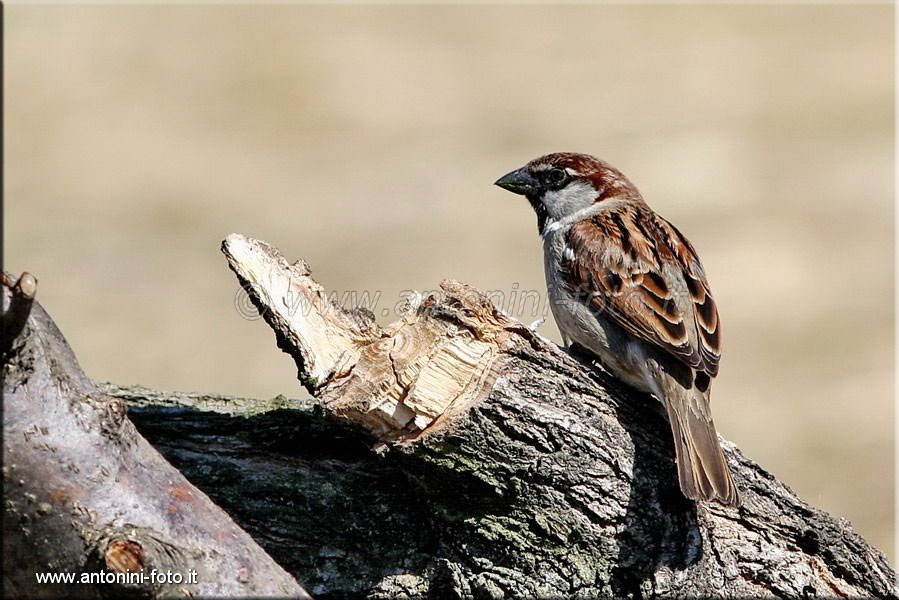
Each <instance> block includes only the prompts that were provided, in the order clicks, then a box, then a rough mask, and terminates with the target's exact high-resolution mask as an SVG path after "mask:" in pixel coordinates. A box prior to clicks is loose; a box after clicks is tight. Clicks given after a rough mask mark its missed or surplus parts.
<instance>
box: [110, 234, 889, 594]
mask: <svg viewBox="0 0 899 600" xmlns="http://www.w3.org/2000/svg"><path fill="white" fill-rule="evenodd" d="M222 250H223V252H224V254H225V256H226V258H227V260H228V263H229V266H230V267H231V269H232V270H233V271H234V273H235V274H236V275H237V277H238V280H239V281H240V283H241V285H242V286H244V288H245V289H246V290H247V292H248V294H249V296H250V299H251V300H252V301H253V303H254V304H255V305H256V307H257V309H258V310H259V311H260V313H261V314H262V316H263V317H264V319H265V321H266V322H267V323H268V324H269V326H270V327H271V328H272V329H273V331H274V333H275V335H276V340H277V343H278V345H279V347H280V348H281V349H282V350H284V351H285V352H287V353H288V354H290V355H291V356H292V357H293V358H294V360H295V362H296V365H297V369H298V375H299V379H300V381H301V382H302V383H303V384H304V385H305V386H306V388H307V389H308V390H309V392H310V393H311V394H312V395H313V396H314V397H315V398H316V399H317V401H316V402H315V403H308V402H297V401H287V400H284V399H278V400H276V401H275V404H276V405H277V408H276V409H274V410H266V411H264V412H258V411H257V409H256V408H254V409H253V412H254V414H249V413H248V412H247V407H252V406H253V405H252V404H251V403H248V402H246V401H236V400H233V399H227V398H218V399H210V398H197V397H180V398H177V399H171V400H172V401H171V403H168V402H166V403H161V402H159V401H152V400H151V399H148V398H147V397H146V396H144V395H143V394H142V393H141V392H134V391H119V392H117V393H118V394H119V395H120V397H125V398H128V399H129V401H130V402H132V405H133V406H135V408H134V411H133V412H134V415H135V419H136V420H137V423H138V425H139V427H141V428H142V431H144V433H145V435H147V436H148V438H150V439H151V440H153V443H154V444H156V445H157V447H159V448H160V449H161V450H162V451H163V453H164V454H166V456H168V457H169V458H170V459H171V460H172V461H173V463H175V464H176V465H178V467H179V468H181V469H182V470H183V471H184V472H185V473H187V474H188V476H189V477H190V478H191V479H193V480H194V481H196V482H197V483H198V485H200V486H201V487H203V489H205V490H207V491H208V493H210V495H212V496H213V497H214V498H215V499H216V500H217V501H218V502H220V503H222V505H223V506H226V507H227V509H228V510H229V511H230V512H231V514H233V515H234V517H235V518H236V519H237V520H238V522H239V523H241V524H242V525H243V526H244V527H246V528H247V529H248V530H249V531H252V532H253V534H254V536H255V537H256V539H258V540H259V541H260V543H261V544H262V545H263V546H264V547H265V548H266V549H268V550H269V551H270V552H271V553H272V554H273V556H276V557H277V558H278V560H279V561H280V562H281V563H282V564H283V565H285V566H286V567H287V568H288V570H290V571H291V572H292V573H294V574H296V575H297V576H298V577H300V578H301V579H302V580H303V581H304V582H306V584H307V585H308V586H310V589H311V590H312V592H313V593H314V594H316V595H318V596H319V597H359V598H412V597H422V596H430V597H441V598H442V597H447V598H533V597H562V596H564V597H575V598H594V597H597V596H615V597H634V598H636V597H700V596H716V597H720V596H726V597H783V598H800V597H802V598H806V597H812V596H820V597H876V598H896V591H895V581H896V575H895V572H894V571H893V569H892V567H891V566H890V565H889V564H888V562H887V560H886V559H885V558H884V556H883V554H882V553H881V552H880V551H878V550H877V549H875V548H873V547H872V546H870V545H869V544H867V543H866V542H865V540H864V539H862V538H861V537H860V536H859V535H858V534H857V533H856V532H855V531H853V530H852V528H851V526H850V525H849V523H848V522H847V521H846V520H845V519H839V518H834V517H832V516H830V515H828V514H826V513H825V512H823V511H820V510H817V509H815V508H813V507H811V506H809V505H808V504H806V503H805V502H803V501H802V500H801V499H799V498H798V497H797V496H796V495H795V494H794V493H793V492H792V491H791V490H790V489H789V488H788V487H787V486H785V485H784V484H783V483H781V482H779V481H778V480H777V479H776V478H775V477H773V476H772V475H771V474H769V473H768V472H766V471H765V470H764V469H762V468H761V467H760V466H758V465H757V464H755V463H753V462H752V461H751V460H749V459H748V458H746V457H745V456H744V455H743V454H742V453H741V452H740V451H739V450H738V449H737V448H736V447H735V446H734V445H733V444H731V443H730V442H728V441H726V440H722V446H723V448H724V451H725V454H726V456H727V458H728V461H729V462H730V464H731V466H732V469H733V474H734V478H735V481H736V482H737V485H738V486H739V487H740V489H741V491H742V495H743V505H742V506H741V507H739V508H729V507H723V506H721V505H718V504H696V503H693V502H690V501H687V500H686V499H685V498H684V497H683V496H682V495H681V493H680V491H679V488H678V484H677V478H676V474H675V468H674V463H673V448H672V443H671V440H670V432H669V428H668V426H667V424H666V422H665V417H664V415H663V414H662V411H661V408H660V405H659V403H658V402H657V401H656V400H654V399H653V398H652V397H650V396H647V395H645V394H641V393H638V392H636V391H635V390H633V389H630V388H628V387H627V386H625V385H623V384H621V383H619V382H618V381H616V380H615V379H614V378H612V377H611V376H610V375H609V374H608V373H607V372H605V371H604V370H603V369H602V368H601V367H600V366H599V365H596V364H593V363H591V362H590V360H589V358H587V357H575V356H569V355H568V354H567V353H565V352H563V351H561V350H560V349H559V348H558V347H556V346H555V345H553V344H551V343H550V342H548V341H547V340H545V339H544V338H542V337H541V336H539V335H538V334H536V333H535V332H534V331H532V330H531V329H529V328H528V327H526V326H524V325H522V324H521V323H519V322H517V321H515V320H514V319H511V318H509V317H508V316H506V315H504V314H503V313H501V312H500V311H499V310H497V309H496V308H495V307H494V306H493V305H492V304H491V303H490V302H489V301H488V300H487V299H486V298H485V297H484V296H483V295H481V294H480V293H478V292H477V290H475V289H473V288H470V287H468V286H465V285H462V284H459V283H457V282H453V281H445V282H443V283H442V284H441V286H440V290H439V291H438V292H436V293H432V294H427V295H422V296H419V297H416V298H411V299H410V301H409V305H408V307H407V309H406V311H405V314H404V315H403V316H402V318H401V319H400V320H399V321H397V322H396V323H394V324H392V325H390V326H388V327H385V328H380V327H378V326H377V325H376V324H375V323H374V320H373V319H372V317H371V315H369V314H365V313H364V312H360V311H346V310H343V309H341V308H339V307H337V306H334V305H332V304H330V303H329V302H328V300H327V298H326V296H325V293H324V290H323V289H322V288H321V286H319V285H318V284H317V283H316V282H315V281H314V280H313V279H312V277H311V275H310V272H309V269H308V267H307V266H306V265H305V263H303V262H302V261H299V262H296V263H294V264H289V263H288V262H287V261H286V260H285V259H284V257H283V256H281V254H280V253H279V252H278V251H277V250H276V249H275V248H274V247H272V246H270V245H268V244H266V243H264V242H260V241H257V240H253V239H251V238H246V237H244V236H240V235H236V234H234V235H231V236H229V237H228V238H227V239H226V240H225V241H224V243H223V247H222ZM169 404H173V405H174V406H176V407H177V408H172V406H169ZM160 411H162V413H160ZM173 411H174V412H173ZM160 414H165V415H166V416H165V420H164V423H165V426H164V427H163V426H162V424H163V419H162V418H161V417H160ZM175 416H176V417H177V418H173V417H175ZM210 449H211V450H212V451H211V452H210Z"/></svg>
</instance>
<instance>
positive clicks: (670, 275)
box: [562, 205, 721, 377]
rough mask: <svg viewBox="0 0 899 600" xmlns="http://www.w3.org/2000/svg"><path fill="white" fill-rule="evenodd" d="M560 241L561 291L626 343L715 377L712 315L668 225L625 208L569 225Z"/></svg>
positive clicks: (697, 273)
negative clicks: (644, 345)
mask: <svg viewBox="0 0 899 600" xmlns="http://www.w3.org/2000/svg"><path fill="white" fill-rule="evenodd" d="M565 241H566V245H567V247H568V249H570V252H566V253H565V256H564V257H563V263H562V273H563V280H564V282H565V284H566V286H567V287H568V289H569V291H571V292H572V293H573V294H575V295H576V296H577V297H578V298H580V299H581V300H582V301H584V302H587V303H588V304H589V305H590V306H591V307H592V308H593V309H595V310H598V311H602V312H604V313H605V314H606V315H608V316H610V317H611V318H612V319H613V320H614V321H615V322H616V323H617V324H618V325H620V326H621V327H623V328H624V329H625V330H627V331H628V332H629V333H631V334H632V335H634V336H636V337H638V338H640V339H643V340H645V341H647V342H650V343H652V344H654V345H656V346H658V347H660V348H662V349H664V350H666V351H667V352H669V353H670V354H672V355H673V356H675V357H677V358H678V359H680V360H681V361H683V362H684V363H686V364H687V365H689V366H691V367H693V368H695V369H698V370H700V371H703V372H705V373H707V374H708V375H709V376H710V377H714V376H715V375H717V373H718V361H719V358H720V355H721V348H720V333H719V323H718V310H717V307H716V306H715V301H714V300H713V299H712V295H711V293H710V291H709V287H708V283H706V280H705V274H704V273H703V270H702V265H701V264H700V262H699V259H698V258H697V256H696V251H695V250H694V249H693V247H692V245H691V244H690V243H689V242H688V241H687V239H686V238H684V236H683V235H682V234H681V233H680V232H679V231H678V230H677V229H676V228H675V227H674V226H673V225H671V224H670V223H668V222H667V221H665V220H664V219H662V218H661V217H659V216H658V215H656V214H655V213H653V212H652V211H651V210H650V209H649V207H647V206H645V205H628V206H622V207H615V208H611V209H610V210H609V211H606V212H602V213H600V214H598V215H596V216H594V217H592V218H591V219H587V220H584V221H581V222H579V223H577V224H575V225H574V226H573V227H572V228H571V230H570V231H569V232H568V234H567V237H566V240H565Z"/></svg>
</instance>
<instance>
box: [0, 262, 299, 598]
mask: <svg viewBox="0 0 899 600" xmlns="http://www.w3.org/2000/svg"><path fill="white" fill-rule="evenodd" d="M35 291H36V280H34V278H33V277H32V276H31V275H29V274H27V273H26V274H25V275H23V276H22V277H21V278H19V280H18V281H17V282H15V283H13V282H12V278H11V277H10V276H9V275H7V274H5V273H4V276H3V285H2V296H3V314H2V323H3V328H2V331H3V337H2V340H0V341H2V347H3V488H4V513H3V592H4V596H5V597H8V598H63V597H77V598H97V597H122V596H127V597H150V598H176V597H177V598H182V597H186V596H206V597H208V596H232V597H233V596H239V597H246V596H269V597H271V596H275V597H292V598H308V597H309V596H308V594H306V593H305V591H304V590H303V589H302V588H301V587H300V586H299V584H297V582H296V581H295V580H294V578H293V577H291V576H290V575H289V574H288V573H287V572H285V571H284V570H283V569H282V568H281V567H280V566H278V565H277V564H276V563H275V562H274V561H273V560H272V559H271V557H269V556H268V555H267V554H266V553H265V552H264V551H263V550H262V548H260V547H259V545H258V544H256V542H254V541H253V539H252V538H251V537H250V536H249V535H248V534H247V533H246V532H244V531H243V530H241V529H240V528H239V527H238V526H237V525H236V524H235V523H234V521H233V520H232V519H231V518H230V517H228V515H227V514H226V513H225V512H224V511H223V510H222V509H220V508H219V507H217V506H216V505H215V504H213V503H212V501H211V500H210V499H209V498H208V497H207V496H206V494H204V493H203V492H201V491H200V490H199V489H197V488H196V487H194V486H193V485H192V484H191V483H190V482H189V481H188V480H187V479H185V477H184V476H183V475H182V474H181V473H179V472H178V471H177V470H176V469H175V468H174V467H172V466H171V465H170V464H169V463H168V462H166V460H165V459H164V458H163V457H162V456H161V455H160V454H159V453H158V452H157V451H156V450H154V449H153V447H152V446H151V445H150V444H149V443H148V442H147V441H146V440H145V439H144V438H143V437H141V436H140V434H138V433H137V431H136V430H135V428H134V426H133V425H132V424H131V422H130V421H129V419H128V418H127V416H126V405H125V402H124V401H122V400H121V399H120V398H116V397H112V396H109V395H107V394H105V393H103V391H102V390H100V389H99V388H98V387H97V386H96V385H95V384H94V382H92V381H91V380H90V379H89V378H88V377H87V376H86V375H85V374H84V373H83V372H82V370H81V368H80V367H79V365H78V362H77V361H76V359H75V356H74V355H73V354H72V351H71V349H70V348H69V346H68V344H67V343H66V342H65V340H64V338H63V336H62V334H61V333H60V332H59V330H58V329H57V328H56V326H55V324H54V323H53V321H52V320H51V319H50V317H49V316H48V315H47V313H46V312H44V310H43V308H41V306H40V305H39V304H38V303H37V302H33V300H34V295H35ZM141 570H143V573H145V574H146V576H147V579H146V580H144V581H138V580H136V579H124V578H120V579H119V580H118V581H119V583H115V581H116V575H117V574H118V575H124V574H127V573H138V572H141ZM154 570H155V573H153V571H154ZM170 571H171V573H172V574H171V575H169V572H170ZM151 573H152V575H151ZM38 574H71V575H72V576H74V577H75V579H74V582H73V583H38V581H37V575H38ZM83 574H87V577H88V580H90V578H91V577H93V580H94V583H93V584H90V583H85V584H82V583H79V582H80V581H81V578H82V575H83ZM101 574H103V575H101ZM162 574H165V578H164V579H161V577H162ZM194 574H195V581H196V583H189V580H188V578H189V577H192V575H194ZM99 577H106V581H113V583H99V579H98V578H99ZM151 577H152V579H151ZM179 577H180V580H179V579H178V578H179Z"/></svg>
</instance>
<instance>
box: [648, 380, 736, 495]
mask: <svg viewBox="0 0 899 600" xmlns="http://www.w3.org/2000/svg"><path fill="white" fill-rule="evenodd" d="M663 402H664V404H665V408H666V409H667V411H668V420H669V421H670V423H671V433H672V434H673V437H674V450H675V456H676V461H677V476H678V480H679V481H680V487H681V490H682V491H683V493H684V495H685V496H687V497H688V498H691V499H693V500H704V501H711V500H716V501H718V502H720V503H721V504H724V505H727V506H739V505H740V493H739V491H738V490H737V486H736V485H735V484H734V482H733V478H732V477H731V474H730V469H729V468H728V466H727V460H726V459H725V458H724V453H723V452H722V451H721V445H720V443H719V442H718V434H717V433H716V432H715V423H714V422H713V421H712V416H711V412H710V410H709V400H708V396H707V394H705V393H702V392H700V391H699V390H697V389H695V388H694V389H692V390H685V389H684V388H680V389H679V390H677V391H676V392H675V393H671V391H669V393H668V394H666V395H665V397H664V399H663Z"/></svg>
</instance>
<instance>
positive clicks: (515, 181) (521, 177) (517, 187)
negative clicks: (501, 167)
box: [494, 169, 540, 196]
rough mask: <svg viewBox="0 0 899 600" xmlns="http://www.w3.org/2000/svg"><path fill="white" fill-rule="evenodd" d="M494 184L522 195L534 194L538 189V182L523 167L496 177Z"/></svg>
mask: <svg viewBox="0 0 899 600" xmlns="http://www.w3.org/2000/svg"><path fill="white" fill-rule="evenodd" d="M494 185H498V186H499V187H501V188H503V189H504V190H509V191H510V192H512V193H513V194H521V195H522V196H528V195H532V194H536V193H537V192H538V191H539V190H540V182H539V181H537V179H535V178H534V177H533V176H532V175H531V174H530V173H528V172H527V171H525V170H524V169H518V170H516V171H512V172H511V173H506V174H505V175H503V176H502V177H500V178H499V179H497V180H496V182H495V183H494Z"/></svg>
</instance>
